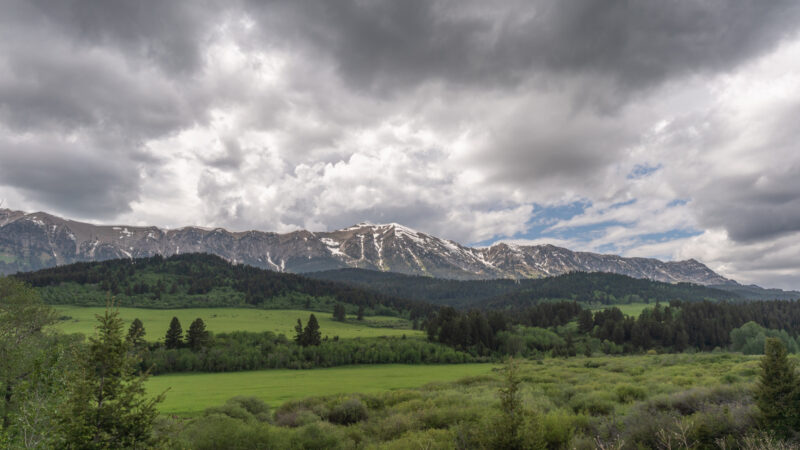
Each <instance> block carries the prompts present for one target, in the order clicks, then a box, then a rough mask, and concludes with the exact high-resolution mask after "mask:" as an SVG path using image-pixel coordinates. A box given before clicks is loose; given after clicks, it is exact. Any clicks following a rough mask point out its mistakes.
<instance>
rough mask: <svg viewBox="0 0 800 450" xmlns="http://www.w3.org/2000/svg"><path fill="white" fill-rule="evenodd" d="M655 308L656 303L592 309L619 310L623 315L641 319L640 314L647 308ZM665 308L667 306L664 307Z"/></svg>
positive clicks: (605, 306)
mask: <svg viewBox="0 0 800 450" xmlns="http://www.w3.org/2000/svg"><path fill="white" fill-rule="evenodd" d="M654 306H655V303H628V304H625V305H603V306H600V307H596V308H595V307H592V308H591V309H593V310H595V311H596V310H599V309H610V308H617V309H619V310H620V311H622V314H625V315H626V316H631V317H639V314H641V313H642V311H644V310H645V309H647V308H652V307H654ZM662 306H665V305H662Z"/></svg>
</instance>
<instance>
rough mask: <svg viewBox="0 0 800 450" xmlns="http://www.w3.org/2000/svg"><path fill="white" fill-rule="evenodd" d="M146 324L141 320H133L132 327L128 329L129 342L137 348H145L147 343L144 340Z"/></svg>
mask: <svg viewBox="0 0 800 450" xmlns="http://www.w3.org/2000/svg"><path fill="white" fill-rule="evenodd" d="M145 334H146V333H145V331H144V324H143V323H142V321H141V320H139V319H133V322H131V327H130V328H129V329H128V342H130V343H131V345H132V346H133V347H134V348H136V349H139V348H142V347H144V346H145V344H146V342H145V340H144V335H145Z"/></svg>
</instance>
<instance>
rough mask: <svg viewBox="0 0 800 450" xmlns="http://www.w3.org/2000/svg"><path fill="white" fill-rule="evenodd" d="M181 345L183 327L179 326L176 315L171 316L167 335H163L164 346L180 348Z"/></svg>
mask: <svg viewBox="0 0 800 450" xmlns="http://www.w3.org/2000/svg"><path fill="white" fill-rule="evenodd" d="M181 345H183V328H181V321H180V320H178V318H177V317H173V318H172V321H171V322H170V323H169V329H168V330H167V335H166V336H165V337H164V347H166V348H168V349H173V348H180V346H181Z"/></svg>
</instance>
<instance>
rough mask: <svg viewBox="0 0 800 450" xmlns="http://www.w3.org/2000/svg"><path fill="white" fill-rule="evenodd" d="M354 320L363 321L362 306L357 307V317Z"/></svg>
mask: <svg viewBox="0 0 800 450" xmlns="http://www.w3.org/2000/svg"><path fill="white" fill-rule="evenodd" d="M356 320H359V321H360V320H364V305H358V316H356Z"/></svg>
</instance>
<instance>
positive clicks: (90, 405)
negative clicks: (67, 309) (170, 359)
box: [59, 308, 164, 449]
mask: <svg viewBox="0 0 800 450" xmlns="http://www.w3.org/2000/svg"><path fill="white" fill-rule="evenodd" d="M97 319H98V321H99V322H100V323H99V325H98V326H97V334H96V335H95V336H93V337H91V338H89V351H88V355H87V356H86V357H85V358H84V359H83V360H82V361H81V362H80V366H79V367H78V369H77V370H76V371H75V373H74V374H73V376H72V377H71V380H70V382H69V385H68V388H67V390H68V401H67V402H65V403H64V406H63V409H62V410H61V411H59V423H60V425H61V432H62V435H63V437H64V440H65V441H64V447H66V448H80V449H105V448H136V447H147V446H151V445H153V444H155V443H154V442H153V437H152V435H151V430H152V427H153V423H154V421H155V419H156V417H157V416H158V411H157V410H156V405H157V404H158V403H159V402H160V401H162V400H163V397H164V395H163V394H162V395H160V396H158V397H156V398H148V396H147V394H146V392H145V386H144V382H145V380H146V379H147V373H143V374H140V375H137V374H136V373H137V365H138V362H139V361H138V358H137V357H136V356H134V355H133V354H132V353H131V352H130V348H131V347H130V345H131V344H130V342H128V341H127V340H126V339H125V338H124V336H123V331H122V328H123V322H122V319H120V317H119V313H118V312H117V311H112V310H111V309H110V308H109V309H106V312H105V314H104V315H97Z"/></svg>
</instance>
